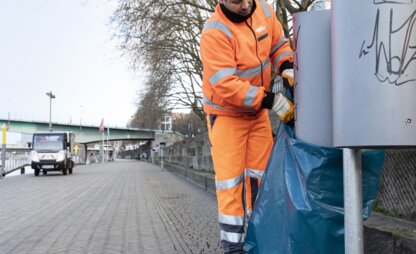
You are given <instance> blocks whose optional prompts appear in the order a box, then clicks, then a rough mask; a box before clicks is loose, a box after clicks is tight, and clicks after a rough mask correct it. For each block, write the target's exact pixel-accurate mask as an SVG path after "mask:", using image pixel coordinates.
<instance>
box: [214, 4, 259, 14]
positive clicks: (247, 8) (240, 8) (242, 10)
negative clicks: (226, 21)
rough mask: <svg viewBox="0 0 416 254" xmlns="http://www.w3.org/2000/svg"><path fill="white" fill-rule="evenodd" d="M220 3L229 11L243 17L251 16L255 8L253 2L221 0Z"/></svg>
mask: <svg viewBox="0 0 416 254" xmlns="http://www.w3.org/2000/svg"><path fill="white" fill-rule="evenodd" d="M219 2H220V3H222V4H224V6H225V7H227V9H228V10H230V11H232V12H234V13H237V14H240V15H241V16H247V15H249V14H250V12H251V8H252V7H253V0H219Z"/></svg>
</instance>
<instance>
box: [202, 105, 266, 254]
mask: <svg viewBox="0 0 416 254" xmlns="http://www.w3.org/2000/svg"><path fill="white" fill-rule="evenodd" d="M207 125H208V135H209V139H210V142H211V155H212V160H213V163H214V170H215V184H216V194H217V200H218V220H219V224H220V228H221V244H222V247H223V250H224V252H225V253H231V252H236V251H240V250H241V251H242V248H243V244H244V226H245V224H246V219H247V218H248V217H249V216H250V214H251V211H252V209H253V204H254V201H255V199H256V196H257V191H258V188H259V185H260V183H261V179H262V177H263V174H264V170H265V168H266V165H267V162H268V160H269V157H270V153H271V150H272V144H273V137H272V130H271V126H270V120H269V116H268V114H267V111H266V110H262V111H261V112H260V113H259V114H258V115H257V116H256V117H251V118H250V117H234V116H223V115H208V116H207Z"/></svg>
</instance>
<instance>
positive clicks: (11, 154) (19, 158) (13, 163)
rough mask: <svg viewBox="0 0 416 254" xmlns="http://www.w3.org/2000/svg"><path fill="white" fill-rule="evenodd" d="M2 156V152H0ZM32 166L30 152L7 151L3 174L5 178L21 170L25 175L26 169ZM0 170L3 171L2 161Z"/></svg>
mask: <svg viewBox="0 0 416 254" xmlns="http://www.w3.org/2000/svg"><path fill="white" fill-rule="evenodd" d="M0 154H1V152H0ZM29 165H30V152H29V150H14V149H7V151H6V161H5V165H4V171H3V172H2V175H3V176H6V175H7V174H10V173H11V172H14V171H16V170H19V169H20V170H21V172H22V174H24V167H25V166H29ZM0 169H3V167H2V166H1V161H0Z"/></svg>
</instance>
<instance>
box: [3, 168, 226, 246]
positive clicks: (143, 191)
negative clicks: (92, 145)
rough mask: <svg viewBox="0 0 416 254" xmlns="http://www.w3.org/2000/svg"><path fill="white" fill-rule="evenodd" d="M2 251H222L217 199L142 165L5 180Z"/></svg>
mask: <svg viewBox="0 0 416 254" xmlns="http://www.w3.org/2000/svg"><path fill="white" fill-rule="evenodd" d="M0 193H1V196H0V253H2V254H6V253H16V254H21V253H51V254H59V253H88V254H89V253H100V254H102V253H110V254H111V253H134V254H136V253H152V254H153V253H166V254H174V253H191V254H194V253H195V254H196V253H209V254H211V253H214V254H215V253H221V250H220V247H219V237H218V232H219V228H218V225H217V212H216V210H217V207H216V201H215V197H214V196H213V195H212V194H209V193H206V192H204V191H203V190H201V189H199V188H197V187H195V186H193V185H192V184H190V183H188V182H186V181H184V180H183V179H181V178H179V177H177V176H175V175H174V174H172V173H170V172H168V171H160V169H159V168H158V167H155V166H152V165H150V164H147V163H143V162H137V161H121V162H113V163H108V164H93V165H88V166H79V167H76V168H74V174H72V175H67V176H63V175H62V174H61V173H50V174H48V175H41V176H39V177H35V176H33V175H32V174H28V175H24V176H15V177H7V178H5V179H1V180H0Z"/></svg>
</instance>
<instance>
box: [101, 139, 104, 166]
mask: <svg viewBox="0 0 416 254" xmlns="http://www.w3.org/2000/svg"><path fill="white" fill-rule="evenodd" d="M101 137H102V141H101V147H102V150H101V162H104V132H102V136H101Z"/></svg>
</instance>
